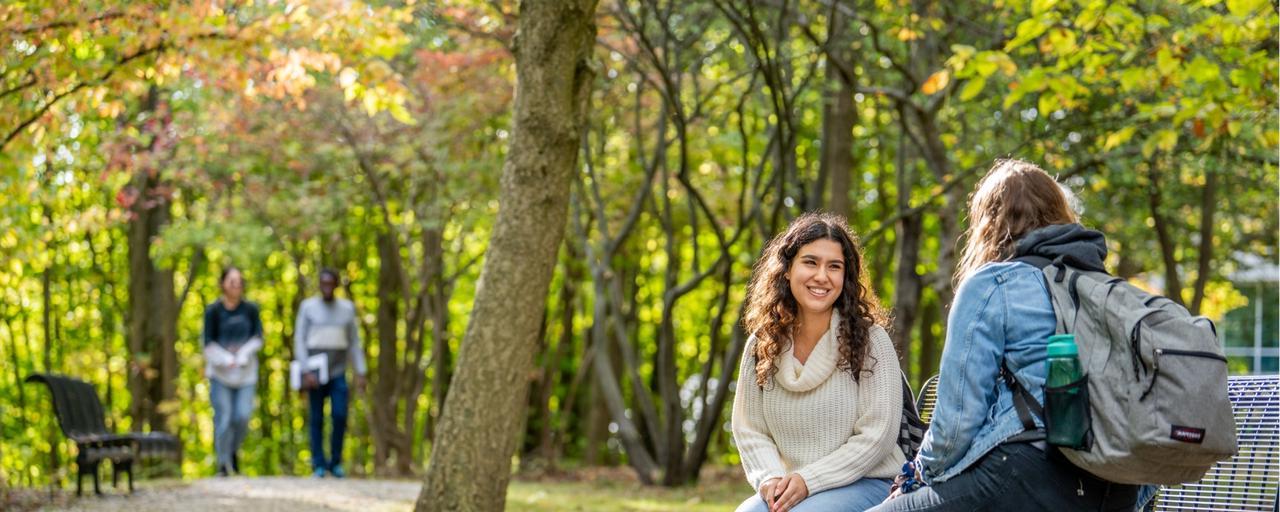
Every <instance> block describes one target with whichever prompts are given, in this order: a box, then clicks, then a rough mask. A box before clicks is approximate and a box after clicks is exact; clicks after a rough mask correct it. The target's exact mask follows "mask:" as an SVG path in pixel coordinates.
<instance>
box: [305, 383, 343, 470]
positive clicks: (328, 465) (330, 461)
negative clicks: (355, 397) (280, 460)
mask: <svg viewBox="0 0 1280 512" xmlns="http://www.w3.org/2000/svg"><path fill="white" fill-rule="evenodd" d="M347 396H348V392H347V376H346V375H337V376H334V377H333V378H331V379H329V382H326V383H325V384H324V385H322V386H320V387H318V388H316V389H313V390H311V391H308V392H307V398H309V399H310V401H311V421H310V422H309V425H308V426H309V427H310V428H311V467H312V468H313V469H324V470H332V469H333V467H334V466H337V465H339V464H342V438H343V436H344V435H346V433H347ZM326 398H329V399H330V400H331V402H330V409H331V410H330V414H331V415H332V416H333V432H332V433H331V434H330V437H329V454H330V457H329V458H327V459H326V458H325V456H324V399H326Z"/></svg>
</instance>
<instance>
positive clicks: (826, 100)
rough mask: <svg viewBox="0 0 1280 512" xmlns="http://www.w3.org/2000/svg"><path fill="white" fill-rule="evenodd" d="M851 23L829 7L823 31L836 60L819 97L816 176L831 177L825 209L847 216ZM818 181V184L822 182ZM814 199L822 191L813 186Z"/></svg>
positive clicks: (852, 118)
mask: <svg viewBox="0 0 1280 512" xmlns="http://www.w3.org/2000/svg"><path fill="white" fill-rule="evenodd" d="M852 28H853V25H852V24H851V23H849V21H848V19H847V18H846V17H845V16H844V15H843V14H841V12H840V9H832V17H831V26H830V27H829V29H828V32H827V44H828V46H830V47H831V50H830V52H829V57H828V58H829V59H833V60H834V59H840V61H841V62H840V63H838V64H828V66H827V88H826V91H824V93H823V100H822V160H821V164H820V167H821V172H820V173H819V175H820V176H823V177H830V178H831V199H830V202H828V203H827V205H828V206H827V209H828V210H830V211H831V212H834V213H837V214H839V215H843V216H844V217H845V218H848V217H849V216H850V214H851V213H852V208H850V202H849V193H850V192H851V187H852V185H853V184H854V183H853V181H852V180H851V179H850V174H851V173H852V169H853V127H854V125H856V124H857V123H858V111H857V109H856V108H855V107H854V103H853V83H852V80H853V77H852V76H849V75H846V74H845V73H846V72H847V71H851V70H852V69H853V66H852V65H851V64H852V61H853V44H852V41H853V37H852V36H853V31H852ZM824 185H825V183H824V182H823V181H819V183H818V186H824ZM813 195H814V197H815V198H816V200H818V201H821V200H822V195H823V194H822V191H821V190H815V191H814V194H813Z"/></svg>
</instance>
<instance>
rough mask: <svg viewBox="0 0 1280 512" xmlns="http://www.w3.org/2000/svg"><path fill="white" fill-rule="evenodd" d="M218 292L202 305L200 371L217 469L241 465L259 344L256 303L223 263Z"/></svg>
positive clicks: (235, 271) (236, 273)
mask: <svg viewBox="0 0 1280 512" xmlns="http://www.w3.org/2000/svg"><path fill="white" fill-rule="evenodd" d="M218 283H219V285H220V286H221V288H222V296H221V297H220V298H218V300H216V301H214V302H213V304H210V305H209V307H207V308H205V310H204V331H203V335H202V338H203V342H204V359H205V376H207V377H208V378H209V400H210V401H211V402H213V448H214V453H216V454H217V470H216V471H217V474H218V475H219V476H227V475H228V474H234V473H238V472H239V471H240V460H239V457H238V456H237V452H239V450H240V445H241V444H244V439H245V436H246V435H248V433H249V418H250V417H252V416H253V397H254V390H255V389H256V387H257V382H258V351H259V350H262V319H261V318H260V317H259V314H258V305H257V304H254V303H252V302H249V301H247V300H244V276H243V275H241V273H240V269H238V268H235V267H227V268H226V270H223V271H222V276H221V278H220V279H219V280H218Z"/></svg>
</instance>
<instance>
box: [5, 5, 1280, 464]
mask: <svg viewBox="0 0 1280 512" xmlns="http://www.w3.org/2000/svg"><path fill="white" fill-rule="evenodd" d="M518 16H519V14H518V12H517V9H516V7H515V6H514V5H509V4H504V3H498V2H465V1H457V2H413V1H407V0H406V1H393V2H378V1H372V0H369V1H364V2H353V1H336V0H311V1H307V2H293V3H284V2H272V1H268V2H220V1H211V0H199V1H193V2H184V3H179V4H172V5H171V4H169V3H165V2H65V1H62V0H45V1H35V2H26V3H19V4H8V5H5V6H0V47H2V48H3V49H4V50H3V53H2V54H0V136H2V137H3V138H2V139H0V194H2V195H3V199H2V200H0V361H3V362H0V368H4V369H5V370H4V371H3V372H0V374H2V375H0V433H2V435H0V438H2V439H3V445H2V446H0V477H2V478H3V480H4V481H5V482H6V483H7V484H9V485H28V486H34V485H42V484H45V483H47V482H49V481H50V479H59V478H61V477H62V473H60V471H65V469H60V470H55V472H54V474H48V470H49V468H65V467H66V466H67V461H68V459H69V457H70V453H71V452H70V450H71V448H70V446H68V445H67V444H66V443H64V442H63V441H62V440H61V438H60V436H58V435H55V434H56V431H55V429H54V426H53V425H54V418H53V417H52V415H51V414H49V409H48V405H47V398H46V397H45V395H44V394H42V393H40V392H39V390H37V389H35V388H31V389H27V388H26V387H24V386H22V385H21V384H20V382H21V378H23V377H24V376H26V375H27V374H29V373H33V372H44V371H53V372H59V373H68V374H72V375H77V376H80V377H82V378H84V379H86V380H88V381H89V382H91V383H93V384H94V385H95V387H96V388H97V389H98V390H99V393H100V394H101V395H102V397H103V400H104V403H106V405H107V408H108V416H109V419H108V421H109V422H110V423H109V424H110V425H111V426H112V427H113V428H116V429H120V430H123V429H133V430H148V429H164V430H168V431H171V432H174V433H176V434H177V435H179V436H180V437H181V439H182V440H183V443H184V449H185V453H186V457H185V460H184V462H183V466H182V468H181V470H182V472H183V474H185V475H190V476H197V475H199V476H203V475H207V474H211V473H212V471H213V462H212V461H213V455H212V450H211V448H212V446H211V445H212V443H211V438H212V420H211V415H212V413H211V410H210V407H209V405H208V398H207V396H208V390H207V381H206V380H205V379H204V377H203V375H202V361H201V359H200V350H199V349H200V347H199V340H198V335H199V329H200V321H201V315H200V312H201V310H202V308H203V307H204V306H205V305H206V304H208V303H209V302H211V301H212V300H213V299H214V298H216V296H217V295H218V293H219V292H218V288H217V284H216V276H217V275H218V272H219V271H220V269H221V268H222V267H223V266H225V265H231V264H234V265H237V266H239V267H241V268H242V269H244V271H245V275H246V277H247V279H248V283H249V287H248V290H247V294H248V298H249V299H250V300H253V301H256V302H258V303H259V304H260V305H261V307H262V316H263V322H264V326H265V329H266V332H267V343H266V347H265V348H264V350H263V354H262V356H263V361H264V364H263V365H262V366H261V372H262V375H261V376H260V382H261V384H260V385H259V388H258V394H259V397H258V403H259V407H258V409H257V412H256V416H255V418H254V419H253V420H252V434H251V435H250V438H249V440H248V442H247V443H246V445H245V446H246V449H247V453H245V454H244V455H243V456H242V466H243V467H244V469H245V472H246V473H248V474H281V473H284V474H300V473H302V472H304V471H305V466H306V461H307V460H308V456H307V454H306V453H305V452H306V450H307V448H306V442H305V433H304V412H305V403H304V400H303V399H302V398H301V397H300V396H299V395H297V394H296V393H293V392H291V391H289V390H288V388H287V380H286V374H285V372H286V370H287V361H288V360H289V359H290V358H291V357H292V355H291V350H292V348H291V347H292V344H291V339H292V332H291V331H292V326H293V318H294V312H295V310H296V307H297V305H298V304H299V303H300V302H301V300H302V299H304V298H305V297H307V296H308V295H310V294H313V293H316V289H315V286H314V282H315V276H316V274H317V272H318V270H319V268H321V267H322V266H333V267H336V268H338V269H340V270H341V272H342V273H343V275H344V278H345V280H344V287H343V288H344V292H342V293H345V295H346V296H348V297H350V298H352V299H353V300H354V301H355V303H356V305H357V307H358V308H359V309H360V311H361V313H362V316H361V327H362V331H363V332H362V334H363V335H364V338H365V339H366V340H367V342H366V344H365V346H366V350H367V351H368V355H369V360H370V363H371V364H370V366H371V374H370V375H371V381H370V384H371V385H370V387H369V393H368V395H366V396H364V397H361V398H359V399H357V400H355V402H354V406H353V411H352V414H353V420H354V421H353V423H352V425H353V426H352V429H351V434H350V435H351V436H352V438H353V439H354V442H351V443H349V446H350V447H349V453H348V458H349V460H350V461H351V464H350V465H351V466H353V467H352V468H351V471H352V472H354V473H365V474H379V475H406V474H412V473H415V472H421V471H422V470H423V469H424V468H425V463H426V461H427V460H428V458H429V456H430V453H431V447H432V443H431V439H432V437H433V435H434V434H435V433H436V432H437V426H438V420H439V419H440V411H441V407H442V405H443V403H444V401H445V399H446V396H447V391H448V384H449V380H450V377H451V376H452V375H453V374H454V372H455V370H456V368H455V364H456V355H457V354H458V351H459V345H460V343H461V341H462V338H463V334H464V332H465V331H466V328H467V322H468V320H469V318H470V313H471V309H472V303H473V300H474V298H475V297H476V294H477V291H476V283H477V280H478V277H479V271H480V269H481V267H482V265H483V258H484V254H485V250H486V248H487V247H486V243H487V241H488V240H489V237H490V234H491V232H492V230H493V226H494V220H495V218H496V212H497V210H498V202H497V201H498V177H499V175H500V172H501V167H502V162H503V161H504V159H505V158H506V157H507V156H508V155H507V151H508V143H509V141H510V140H511V133H510V130H511V125H512V123H511V116H510V114H509V112H510V111H511V109H512V99H513V96H512V95H513V91H514V87H515V77H516V73H515V68H514V62H515V61H514V58H513V55H512V53H511V49H512V48H513V45H514V44H516V43H514V42H513V38H514V37H516V34H515V29H516V27H517V19H518ZM595 23H596V26H597V35H596V45H595V48H594V59H593V71H594V79H593V80H594V81H593V83H592V85H591V91H590V96H589V98H588V100H587V111H586V120H585V122H586V126H585V128H584V130H583V134H582V135H583V136H582V143H581V151H580V153H579V157H578V161H579V163H578V166H579V167H580V172H577V173H575V175H574V176H573V178H572V185H571V188H570V192H569V197H568V198H567V199H568V202H569V219H568V221H567V222H566V223H565V225H564V226H563V229H564V240H563V243H562V244H561V245H560V248H559V255H558V257H557V259H556V264H555V272H554V276H553V277H552V281H551V286H550V288H549V289H548V290H547V291H546V297H545V312H544V314H543V315H542V320H541V322H540V328H539V329H538V330H536V331H535V332H530V333H528V336H530V337H531V340H532V341H531V342H532V343H535V344H536V347H537V354H536V356H535V362H534V365H533V367H531V368H510V369H509V371H510V372H512V373H513V374H515V375H518V376H519V377H520V378H525V379H528V381H529V383H530V386H531V387H530V392H529V394H528V400H527V402H528V404H527V407H526V408H525V409H524V410H523V411H511V413H512V414H521V415H523V416H524V417H525V422H524V423H525V427H524V431H525V433H524V435H523V437H522V442H521V443H520V447H519V449H518V455H519V467H520V468H521V469H522V470H527V471H528V470H547V469H554V468H561V467H572V466H578V465H620V464H625V465H629V466H630V467H632V468H634V470H635V471H636V472H637V474H638V475H640V478H641V479H642V480H643V481H645V482H648V483H655V484H665V485H675V484H681V483H685V482H689V481H691V480H693V479H696V478H697V475H698V472H699V470H700V468H702V467H703V466H704V465H707V464H736V463H737V459H736V454H735V452H734V450H733V447H732V443H731V436H730V435H729V433H728V429H727V424H726V422H727V421H728V419H727V415H726V414H725V408H726V406H727V403H728V401H729V400H731V399H732V397H731V396H730V395H729V393H728V390H729V389H730V385H731V382H732V381H733V380H734V379H735V378H736V376H735V375H733V369H734V367H735V364H736V361H737V359H738V358H739V357H740V356H741V350H742V345H743V343H744V341H745V336H746V333H744V332H742V329H741V326H740V324H739V323H738V315H739V311H740V307H741V303H742V300H743V294H744V291H745V283H746V280H747V278H748V277H749V275H750V270H751V266H752V264H753V263H754V260H755V257H756V255H757V254H758V252H759V250H760V249H761V247H762V245H763V243H764V242H765V241H767V240H768V239H769V237H771V236H772V235H773V234H774V233H776V232H777V230H778V229H780V228H781V227H782V226H784V225H785V224H786V222H787V221H788V220H789V219H790V218H792V217H794V216H795V215H797V214H799V213H800V212H802V211H805V210H810V209H819V208H821V209H829V210H834V211H836V212H839V213H842V214H844V215H847V216H848V218H849V220H850V224H851V225H852V226H853V228H854V229H855V231H857V232H858V234H859V235H860V237H861V241H862V243H863V245H864V246H865V248H866V251H867V265H868V269H867V271H868V272H869V275H870V277H871V279H872V282H873V285H874V287H875V289H876V291H877V292H878V294H879V295H880V297H881V299H882V300H883V301H884V302H885V305H886V306H889V307H892V308H893V311H894V323H893V326H892V327H893V329H892V335H893V337H894V340H895V343H896V345H897V347H898V349H899V353H900V355H901V356H902V358H903V362H904V369H905V370H906V371H907V372H908V374H909V375H910V376H911V378H912V379H913V382H916V383H918V382H921V381H923V380H924V379H925V378H927V377H928V376H929V375H931V374H932V373H935V372H936V371H937V359H938V356H939V354H940V352H941V344H942V340H943V339H944V336H945V332H944V328H945V318H946V311H947V305H948V304H949V302H950V300H951V296H952V286H953V285H952V283H951V272H952V270H953V268H954V265H955V261H956V254H955V250H956V244H955V242H956V240H957V238H958V237H959V236H960V235H961V233H962V232H963V230H964V228H965V222H966V220H965V215H964V202H965V200H966V198H967V196H968V194H969V193H970V191H971V190H972V188H973V185H974V183H975V182H976V180H977V178H978V177H980V176H981V175H982V173H983V172H984V171H985V170H986V169H987V168H988V167H990V165H991V163H992V161H993V160H994V159H996V158H1001V157H1015V158H1023V159H1027V160H1031V161H1033V162H1037V163H1039V164H1041V165H1042V166H1043V167H1044V168H1046V169H1047V170H1049V172H1050V173H1052V174H1056V175H1058V177H1059V179H1060V180H1061V181H1062V182H1063V183H1064V184H1066V185H1068V186H1069V187H1070V188H1072V189H1073V190H1074V191H1075V193H1076V195H1077V199H1078V201H1079V207H1080V209H1081V210H1082V211H1083V213H1084V218H1085V219H1086V223H1088V224H1090V225H1091V226H1092V227H1096V228H1098V229H1101V230H1102V231H1104V232H1106V233H1107V234H1108V239H1109V242H1110V243H1111V244H1112V246H1111V248H1110V249H1111V255H1110V257H1109V258H1110V259H1109V264H1110V266H1111V268H1112V269H1114V271H1115V272H1116V273H1117V274H1119V275H1122V276H1125V277H1128V278H1131V279H1135V280H1136V281H1138V282H1140V283H1142V284H1143V285H1144V286H1147V287H1149V288H1153V289H1156V290H1162V291H1163V292H1164V293H1166V294H1168V295H1170V296H1171V297H1173V298H1174V299H1175V300H1178V301H1180V302H1182V303H1184V304H1186V305H1187V306H1188V308H1190V309H1192V310H1194V311H1199V312H1200V313H1202V314H1206V315H1209V316H1210V317H1211V318H1214V319H1226V320H1227V321H1226V322H1224V323H1223V325H1224V327H1226V331H1227V333H1226V334H1225V336H1226V337H1227V338H1231V337H1232V336H1236V337H1240V336H1244V337H1245V338H1248V339H1249V340H1252V339H1254V335H1253V332H1254V330H1255V327H1254V326H1255V324H1256V322H1257V321H1256V320H1252V319H1254V318H1258V319H1263V318H1264V317H1265V318H1269V320H1265V325H1272V324H1274V315H1275V311H1276V304H1275V293H1274V287H1275V284H1274V281H1267V278H1265V276H1264V279H1262V280H1261V281H1258V280H1256V279H1254V276H1253V275H1252V274H1248V277H1247V278H1245V277H1241V278H1239V279H1235V278H1233V277H1232V276H1245V275H1246V273H1247V272H1248V271H1249V270H1251V269H1254V268H1256V267H1257V266H1259V265H1263V266H1266V265H1268V264H1270V265H1274V262H1275V261H1276V258H1277V250H1276V246H1277V238H1278V231H1280V226H1278V225H1277V220H1278V217H1277V216H1278V214H1280V212H1278V211H1277V200H1276V193H1277V190H1278V187H1280V183H1278V181H1280V180H1278V178H1277V152H1276V151H1277V147H1278V139H1280V132H1278V131H1277V122H1276V121H1277V110H1276V97H1277V88H1276V83H1277V76H1276V72H1277V67H1276V62H1277V60H1276V59H1277V55H1276V53H1277V50H1276V48H1277V44H1278V41H1277V39H1276V33H1277V27H1278V25H1280V22H1278V19H1277V15H1276V11H1275V7H1274V5H1273V4H1272V3H1270V2H1260V1H1249V0H1238V1H1237V0H1233V1H1227V2H1216V1H1212V0H1196V1H1190V0H1188V1H1162V2H1138V1H1121V2H1102V1H1093V0H1070V1H1057V2H1055V1H1047V0H1036V1H1031V2H997V3H990V2H964V1H962V2H911V1H896V0H862V1H854V0H771V1H750V0H708V1H699V2H689V1H659V0H617V1H602V2H600V4H599V6H598V9H597V11H596V20H595ZM1233 282H1236V283H1239V284H1238V286H1239V288H1237V284H1233ZM1268 282H1270V283H1271V284H1269V285H1265V286H1264V284H1265V283H1268ZM1259 283H1262V284H1259ZM1264 288H1265V289H1264ZM1267 290H1271V291H1267ZM1251 301H1252V302H1251ZM1259 301H1261V302H1259ZM1259 308H1261V309H1259ZM1259 311H1261V312H1263V313H1266V315H1270V316H1266V315H1262V314H1261V313H1258V315H1257V316H1256V317H1255V313H1256V312H1259ZM1228 312H1231V313H1228ZM1257 325H1261V324H1257ZM1234 331H1241V332H1247V334H1240V333H1236V334H1232V333H1233V332H1234ZM1262 339H1263V341H1264V342H1265V343H1266V344H1267V345H1266V346H1267V347H1268V348H1267V350H1268V352H1266V353H1267V354H1271V355H1269V356H1266V357H1270V358H1271V359H1270V360H1269V361H1271V362H1270V363H1267V362H1266V361H1263V364H1271V365H1273V366H1271V368H1274V364H1275V363H1274V360H1275V355H1274V354H1275V350H1276V348H1275V347H1276V341H1275V340H1276V335H1275V330H1274V329H1273V328H1272V329H1270V330H1269V331H1267V333H1266V334H1265V335H1264V336H1263V338H1262ZM1253 361H1254V360H1253V358H1252V357H1248V358H1242V359H1240V360H1238V361H1236V362H1235V363H1234V364H1235V368H1236V369H1237V370H1238V371H1250V369H1255V370H1256V369H1257V368H1254V367H1253V366H1252V365H1254V364H1255V363H1254V362H1253ZM51 454H52V456H51Z"/></svg>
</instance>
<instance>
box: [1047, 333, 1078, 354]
mask: <svg viewBox="0 0 1280 512" xmlns="http://www.w3.org/2000/svg"><path fill="white" fill-rule="evenodd" d="M1048 350H1049V357H1075V356H1076V355H1078V354H1079V353H1080V351H1079V349H1077V348H1076V336H1075V335H1074V334H1055V335H1053V336H1050V337H1049V348H1048Z"/></svg>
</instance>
